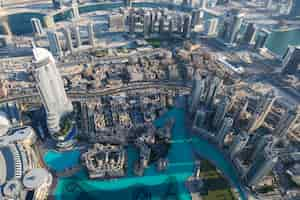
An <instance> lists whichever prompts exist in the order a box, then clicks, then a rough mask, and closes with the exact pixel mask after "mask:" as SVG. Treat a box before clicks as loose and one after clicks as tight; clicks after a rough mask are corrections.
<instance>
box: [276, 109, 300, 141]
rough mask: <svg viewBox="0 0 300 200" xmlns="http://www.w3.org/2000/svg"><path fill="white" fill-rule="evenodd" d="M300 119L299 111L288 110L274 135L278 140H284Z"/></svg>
mask: <svg viewBox="0 0 300 200" xmlns="http://www.w3.org/2000/svg"><path fill="white" fill-rule="evenodd" d="M298 117H299V115H298V112H297V110H294V109H293V110H288V111H287V112H286V113H285V115H284V116H282V117H281V119H280V121H279V122H278V124H277V126H276V127H275V128H274V131H273V135H274V136H275V137H277V138H278V139H282V138H283V137H285V136H286V135H287V134H288V131H289V129H290V128H291V127H292V126H293V125H294V123H295V122H296V120H297V118H298Z"/></svg>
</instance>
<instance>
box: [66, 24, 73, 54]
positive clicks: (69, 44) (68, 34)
mask: <svg viewBox="0 0 300 200" xmlns="http://www.w3.org/2000/svg"><path fill="white" fill-rule="evenodd" d="M64 35H65V38H66V44H67V49H68V50H69V51H70V52H71V53H73V52H74V48H73V42H72V36H71V32H70V29H69V28H64Z"/></svg>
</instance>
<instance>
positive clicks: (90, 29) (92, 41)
mask: <svg viewBox="0 0 300 200" xmlns="http://www.w3.org/2000/svg"><path fill="white" fill-rule="evenodd" d="M88 36H89V44H90V45H91V46H92V47H95V45H96V44H95V35H94V24H93V23H89V24H88Z"/></svg>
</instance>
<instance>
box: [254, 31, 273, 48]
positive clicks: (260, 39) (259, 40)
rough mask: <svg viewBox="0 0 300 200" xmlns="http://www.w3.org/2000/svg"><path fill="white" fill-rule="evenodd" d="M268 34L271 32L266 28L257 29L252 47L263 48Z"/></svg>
mask: <svg viewBox="0 0 300 200" xmlns="http://www.w3.org/2000/svg"><path fill="white" fill-rule="evenodd" d="M270 34H271V32H270V31H268V30H267V29H261V30H258V31H257V33H256V37H255V44H254V48H255V49H260V48H263V47H264V46H265V44H266V42H267V39H268V37H269V35H270Z"/></svg>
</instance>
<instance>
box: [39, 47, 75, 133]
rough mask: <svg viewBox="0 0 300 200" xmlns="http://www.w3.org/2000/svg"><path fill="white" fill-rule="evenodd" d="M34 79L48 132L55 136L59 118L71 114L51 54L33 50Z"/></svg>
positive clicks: (44, 50) (43, 50) (45, 51)
mask: <svg viewBox="0 0 300 200" xmlns="http://www.w3.org/2000/svg"><path fill="white" fill-rule="evenodd" d="M33 57H34V59H33V63H34V65H35V71H34V77H35V81H36V86H37V89H38V91H39V94H40V97H41V100H42V103H43V105H44V107H45V110H46V113H47V124H48V130H49V132H50V133H51V134H55V133H57V132H58V131H59V130H60V126H59V123H60V118H61V117H63V116H64V115H65V114H67V113H69V112H72V110H73V106H72V104H71V102H70V101H69V100H68V98H67V95H66V92H65V89H64V84H63V81H62V78H61V76H60V74H59V71H58V69H57V68H56V64H55V60H54V58H53V56H52V54H51V53H50V52H49V51H48V50H46V49H43V48H36V47H34V48H33Z"/></svg>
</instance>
